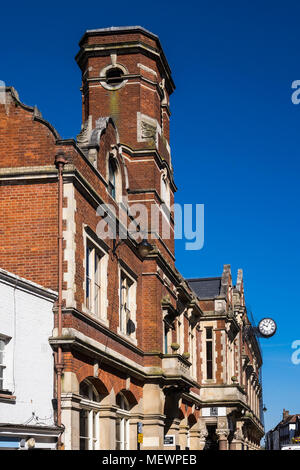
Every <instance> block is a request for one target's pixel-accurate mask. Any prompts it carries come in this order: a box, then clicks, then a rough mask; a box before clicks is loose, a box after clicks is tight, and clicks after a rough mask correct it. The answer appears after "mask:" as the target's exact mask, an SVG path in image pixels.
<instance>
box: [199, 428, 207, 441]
mask: <svg viewBox="0 0 300 470" xmlns="http://www.w3.org/2000/svg"><path fill="white" fill-rule="evenodd" d="M207 436H208V431H207V429H206V428H200V431H199V437H200V440H201V441H204V440H205V439H206V438H207Z"/></svg>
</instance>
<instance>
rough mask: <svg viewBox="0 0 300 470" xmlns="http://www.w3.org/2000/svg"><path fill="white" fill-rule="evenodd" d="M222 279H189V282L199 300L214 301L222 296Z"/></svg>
mask: <svg viewBox="0 0 300 470" xmlns="http://www.w3.org/2000/svg"><path fill="white" fill-rule="evenodd" d="M221 279H222V278H221V277H206V278H197V279H187V282H188V284H189V285H190V287H191V288H192V289H193V291H194V292H195V294H196V295H197V296H198V297H199V299H214V298H215V297H217V296H218V295H220V291H221Z"/></svg>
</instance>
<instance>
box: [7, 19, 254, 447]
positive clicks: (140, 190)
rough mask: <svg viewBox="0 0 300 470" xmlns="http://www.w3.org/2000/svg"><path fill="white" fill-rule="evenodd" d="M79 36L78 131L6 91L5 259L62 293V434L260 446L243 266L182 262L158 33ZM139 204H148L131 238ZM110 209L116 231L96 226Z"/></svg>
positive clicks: (104, 442)
mask: <svg viewBox="0 0 300 470" xmlns="http://www.w3.org/2000/svg"><path fill="white" fill-rule="evenodd" d="M79 46H80V50H79V52H78V54H77V56H76V60H77V63H78V65H79V67H80V68H81V71H82V88H81V91H82V123H83V124H82V130H81V132H80V134H79V135H78V136H77V139H76V140H72V139H70V140H65V139H61V138H60V136H59V135H58V133H57V132H56V130H55V129H54V128H53V127H52V126H51V124H49V123H48V122H47V121H45V120H44V119H43V118H42V116H41V114H40V112H39V111H38V109H37V108H32V107H29V106H26V105H24V104H23V103H22V102H21V101H20V100H19V97H18V94H17V92H16V91H15V90H14V89H13V88H7V89H6V103H5V105H4V104H2V105H0V135H1V139H0V181H1V183H0V214H1V219H0V224H1V226H0V250H1V251H0V266H1V268H3V269H5V270H7V271H10V272H12V273H15V274H17V275H18V276H22V277H24V278H26V279H28V280H31V281H34V282H36V283H38V284H40V285H42V286H44V287H45V288H50V289H52V290H55V291H57V292H58V294H59V296H58V302H57V306H56V308H55V309H54V329H53V335H52V337H51V338H50V339H49V341H50V344H51V345H52V347H53V351H54V354H55V360H56V368H55V371H54V372H55V373H54V394H55V397H56V398H57V404H58V406H57V410H56V414H57V423H58V425H60V424H62V425H64V426H65V431H64V433H63V435H62V438H61V446H62V448H65V449H79V448H87V449H136V448H137V446H138V431H139V433H141V434H143V442H142V443H141V444H140V448H141V449H163V448H167V449H175V448H176V447H177V448H181V449H185V448H186V447H189V448H190V449H202V448H204V446H205V445H206V446H207V447H210V448H214V446H215V447H219V448H220V449H228V448H230V449H241V448H249V449H255V448H257V447H258V446H259V442H260V439H261V437H262V435H263V427H262V424H261V415H260V406H259V403H260V397H261V384H260V381H259V369H260V367H261V363H262V361H261V355H260V351H259V346H258V343H257V340H256V338H255V336H253V335H249V334H246V333H247V331H248V330H247V325H248V324H249V319H248V316H247V311H246V307H245V300H244V291H243V280H242V273H241V271H240V272H239V274H238V280H237V283H236V286H234V285H233V284H232V279H231V273H230V267H229V266H228V265H225V266H224V272H223V274H222V276H221V277H220V278H213V279H206V280H205V279H198V280H190V281H186V280H184V279H183V278H182V276H181V275H180V274H179V273H178V271H177V270H176V268H175V257H174V212H173V208H172V205H173V202H174V193H175V191H176V185H175V182H174V174H173V166H172V161H171V154H170V145H169V120H170V108H169V97H170V95H171V93H172V92H173V91H174V88H175V87H174V83H173V79H172V76H171V71H170V69H169V66H168V63H167V60H166V58H165V55H164V52H163V50H162V47H161V44H160V42H159V39H158V37H157V36H155V35H154V34H152V33H150V32H148V31H147V30H145V29H144V28H141V27H126V28H108V29H99V30H93V31H87V32H86V33H85V34H84V36H83V38H82V39H81V41H80V43H79ZM60 204H61V206H60ZM136 204H143V205H144V206H145V207H146V208H147V209H148V211H147V217H148V219H147V221H146V222H147V224H146V225H147V226H148V229H147V233H145V232H141V237H140V238H138V239H136V238H135V237H133V236H132V234H131V230H130V228H132V227H135V224H136V219H135V217H134V216H135V214H134V210H135V207H136V206H135V205H136ZM99 207H101V208H103V207H104V211H102V212H101V210H99ZM114 209H115V211H116V214H117V218H116V223H115V225H114V223H113V221H112V217H111V213H112V212H113V210H114ZM104 219H105V220H110V226H111V228H112V229H114V230H115V232H116V235H117V236H116V240H114V239H109V238H104V237H103V236H99V233H101V232H100V231H99V227H100V226H101V221H103V220H104ZM99 222H100V225H99ZM128 227H129V228H128ZM166 232H169V233H170V236H169V237H166V236H165V233H166ZM143 239H147V240H148V243H150V244H151V245H152V246H151V247H150V248H151V251H150V250H149V245H147V244H145V243H144V245H143V243H142V242H141V240H143ZM58 240H59V243H58ZM142 248H145V249H144V250H142ZM165 436H169V437H168V438H167V440H166V441H165V445H168V444H169V446H168V447H164V439H165Z"/></svg>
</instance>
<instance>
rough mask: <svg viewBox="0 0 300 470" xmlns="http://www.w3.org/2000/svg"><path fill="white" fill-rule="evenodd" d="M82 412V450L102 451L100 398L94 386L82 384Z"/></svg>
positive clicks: (80, 430)
mask: <svg viewBox="0 0 300 470" xmlns="http://www.w3.org/2000/svg"><path fill="white" fill-rule="evenodd" d="M79 394H80V396H81V407H82V408H81V410H80V429H79V435H80V450H99V449H100V420H99V409H98V407H99V403H98V402H99V396H98V394H97V393H96V392H95V390H94V388H93V386H92V385H91V384H90V383H88V382H86V381H85V382H82V383H81V384H80V388H79Z"/></svg>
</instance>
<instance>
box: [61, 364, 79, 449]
mask: <svg viewBox="0 0 300 470" xmlns="http://www.w3.org/2000/svg"><path fill="white" fill-rule="evenodd" d="M80 400H81V398H80V396H79V383H78V380H77V377H76V374H75V373H74V372H69V371H65V372H64V374H63V377H62V403H61V408H62V409H61V422H62V424H63V425H64V427H65V431H64V433H63V436H62V442H63V445H64V448H65V450H79V448H80V440H79V427H80V424H79V423H80Z"/></svg>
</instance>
